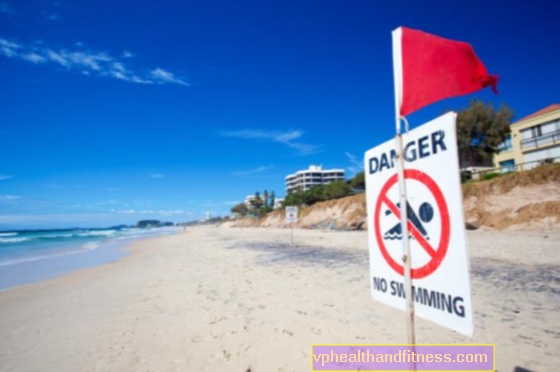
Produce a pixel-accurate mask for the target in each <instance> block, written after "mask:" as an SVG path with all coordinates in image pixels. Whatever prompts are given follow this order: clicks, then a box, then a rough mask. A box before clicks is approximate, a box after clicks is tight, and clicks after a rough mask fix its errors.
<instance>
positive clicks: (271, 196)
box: [268, 190, 276, 208]
mask: <svg viewBox="0 0 560 372" xmlns="http://www.w3.org/2000/svg"><path fill="white" fill-rule="evenodd" d="M275 200H276V194H275V193H274V190H272V191H271V192H270V200H269V204H268V206H269V207H270V208H274V201H275Z"/></svg>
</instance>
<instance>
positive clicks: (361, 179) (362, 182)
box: [350, 171, 366, 190]
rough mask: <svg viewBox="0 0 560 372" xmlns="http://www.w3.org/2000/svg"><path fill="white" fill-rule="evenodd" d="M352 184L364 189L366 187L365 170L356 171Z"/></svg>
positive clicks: (354, 186)
mask: <svg viewBox="0 0 560 372" xmlns="http://www.w3.org/2000/svg"><path fill="white" fill-rule="evenodd" d="M350 186H352V187H353V188H355V189H360V190H364V189H365V188H366V176H365V173H364V171H361V172H359V173H356V175H355V176H354V178H352V180H351V181H350Z"/></svg>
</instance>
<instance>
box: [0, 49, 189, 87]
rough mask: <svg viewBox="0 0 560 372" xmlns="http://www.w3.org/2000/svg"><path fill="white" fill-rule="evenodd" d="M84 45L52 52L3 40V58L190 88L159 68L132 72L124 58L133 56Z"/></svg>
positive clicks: (104, 75)
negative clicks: (119, 54) (102, 50)
mask: <svg viewBox="0 0 560 372" xmlns="http://www.w3.org/2000/svg"><path fill="white" fill-rule="evenodd" d="M84 48H85V47H84V45H83V44H82V43H76V44H75V45H74V46H73V49H65V48H52V47H48V46H45V44H43V43H35V44H32V45H22V44H19V43H16V42H14V41H11V40H7V39H0V55H4V56H5V57H8V58H13V59H20V60H23V61H27V62H31V63H33V64H35V65H38V64H44V65H47V64H55V65H60V66H62V67H64V68H65V69H67V70H69V71H77V72H79V73H81V74H83V75H87V76H100V77H108V78H113V79H118V80H122V81H126V82H129V83H136V84H177V85H182V86H189V85H190V84H189V83H187V82H186V81H185V79H184V78H181V77H179V76H177V75H176V74H174V73H172V72H169V71H166V70H164V69H162V68H159V67H158V68H155V69H151V70H144V71H132V70H131V69H129V68H127V67H126V66H125V64H124V63H123V62H122V61H121V60H120V58H125V59H129V58H132V57H133V54H132V53H130V52H128V51H125V52H124V53H123V55H122V57H120V58H119V57H113V56H111V55H109V54H108V53H104V52H99V51H94V50H89V49H84Z"/></svg>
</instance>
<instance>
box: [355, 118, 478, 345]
mask: <svg viewBox="0 0 560 372" xmlns="http://www.w3.org/2000/svg"><path fill="white" fill-rule="evenodd" d="M456 117H457V115H456V114H455V113H453V112H450V113H447V114H445V115H443V116H441V117H439V118H437V119H435V120H433V121H431V122H429V123H427V124H424V125H422V126H420V127H418V128H416V129H414V130H412V131H410V132H408V134H407V135H406V136H399V135H398V136H397V140H396V141H393V140H390V141H387V142H385V143H383V144H381V145H379V146H377V147H375V148H373V149H371V150H369V151H367V152H366V154H365V170H366V185H367V190H366V193H367V194H366V199H367V210H368V220H369V222H370V226H371V227H372V228H370V229H368V238H369V253H370V271H371V294H372V297H373V299H375V300H378V301H380V302H383V303H385V304H388V305H391V306H394V307H396V308H399V309H401V310H405V311H406V312H407V325H408V331H409V332H408V342H409V343H410V344H414V343H415V342H414V341H415V337H414V336H415V335H414V328H413V327H414V318H413V317H414V316H415V314H417V315H418V316H420V317H423V318H426V319H429V320H431V321H433V322H435V323H438V324H440V325H443V326H445V327H448V328H451V329H453V330H455V331H457V332H460V333H463V334H466V335H469V336H472V334H473V318H472V302H471V290H470V277H469V270H470V268H469V261H468V246H467V241H466V233H465V222H464V215H463V202H462V191H461V184H460V175H459V161H458V156H457V137H456V129H455V127H456ZM399 147H400V149H401V152H400V154H399ZM399 155H400V158H399ZM404 164H406V169H405V166H404ZM395 168H396V170H398V172H395ZM442 170H444V171H442ZM405 182H406V184H405ZM403 186H406V188H405V187H403ZM403 246H404V250H403ZM403 253H404V254H403Z"/></svg>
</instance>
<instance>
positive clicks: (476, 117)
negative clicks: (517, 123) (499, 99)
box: [457, 99, 514, 168]
mask: <svg viewBox="0 0 560 372" xmlns="http://www.w3.org/2000/svg"><path fill="white" fill-rule="evenodd" d="M513 116H514V113H513V110H512V109H511V108H510V107H508V106H506V105H505V104H501V105H500V107H499V108H498V110H496V109H494V106H493V105H492V103H491V102H490V103H488V104H485V103H484V102H482V101H480V100H478V99H474V100H472V101H471V103H470V104H469V107H467V108H466V109H463V110H461V111H459V114H458V115H457V145H458V147H459V162H460V165H461V168H464V167H468V166H475V165H485V164H487V163H489V164H491V163H492V156H493V155H494V154H496V153H498V152H499V150H498V146H499V145H500V144H501V143H502V142H504V140H505V139H506V136H507V135H508V134H509V133H510V127H509V126H510V124H511V120H512V119H513Z"/></svg>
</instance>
